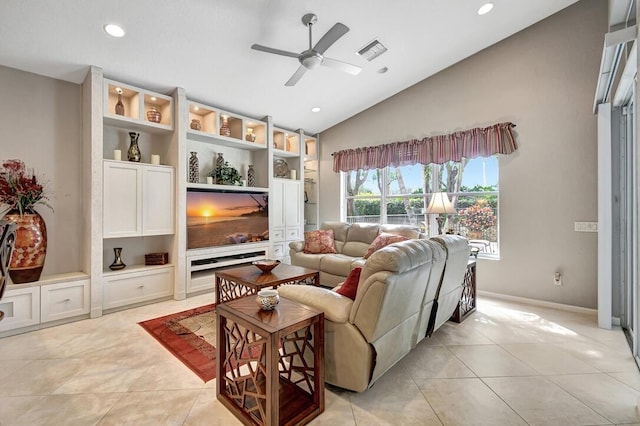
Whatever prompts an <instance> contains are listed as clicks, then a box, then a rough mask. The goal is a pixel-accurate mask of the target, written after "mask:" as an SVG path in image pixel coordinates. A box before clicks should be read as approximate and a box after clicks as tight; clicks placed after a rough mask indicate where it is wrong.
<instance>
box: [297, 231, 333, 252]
mask: <svg viewBox="0 0 640 426" xmlns="http://www.w3.org/2000/svg"><path fill="white" fill-rule="evenodd" d="M304 252H305V253H313V254H320V253H336V248H335V246H334V245H333V229H322V230H319V231H307V232H305V233H304Z"/></svg>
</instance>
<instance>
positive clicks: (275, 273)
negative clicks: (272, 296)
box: [215, 263, 320, 304]
mask: <svg viewBox="0 0 640 426" xmlns="http://www.w3.org/2000/svg"><path fill="white" fill-rule="evenodd" d="M283 284H312V285H316V286H317V285H319V284H320V278H319V271H316V270H315V269H309V268H303V267H301V266H293V265H287V264H284V263H282V264H280V265H278V266H277V267H276V268H275V269H273V270H272V271H271V272H269V273H266V274H265V273H263V272H262V271H261V270H260V269H258V268H256V267H255V266H253V265H247V266H240V267H238V268H229V269H224V270H222V271H217V272H216V300H215V303H218V304H220V303H225V302H228V301H230V300H234V299H238V298H240V297H243V296H247V295H249V294H257V293H258V291H260V289H262V288H265V287H272V288H276V287H278V286H279V285H283Z"/></svg>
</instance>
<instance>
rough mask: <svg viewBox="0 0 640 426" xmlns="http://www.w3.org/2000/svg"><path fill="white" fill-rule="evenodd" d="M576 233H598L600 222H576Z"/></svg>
mask: <svg viewBox="0 0 640 426" xmlns="http://www.w3.org/2000/svg"><path fill="white" fill-rule="evenodd" d="M574 230H575V231H576V232H598V222H574Z"/></svg>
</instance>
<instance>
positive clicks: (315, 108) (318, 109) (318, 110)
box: [311, 107, 320, 112]
mask: <svg viewBox="0 0 640 426" xmlns="http://www.w3.org/2000/svg"><path fill="white" fill-rule="evenodd" d="M311 112H320V107H313V108H311Z"/></svg>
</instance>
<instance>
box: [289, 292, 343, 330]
mask: <svg viewBox="0 0 640 426" xmlns="http://www.w3.org/2000/svg"><path fill="white" fill-rule="evenodd" d="M278 293H279V294H280V296H282V297H286V298H287V299H291V300H293V301H294V302H298V303H302V304H303V305H307V306H309V307H311V308H313V309H317V310H319V311H322V312H324V317H325V318H326V319H328V320H330V321H332V322H335V323H345V322H348V321H349V314H350V313H351V306H352V305H353V300H351V299H349V298H348V297H344V296H342V295H340V294H338V293H336V292H333V291H331V290H329V289H326V288H322V287H316V286H312V285H283V286H280V287H278Z"/></svg>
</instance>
